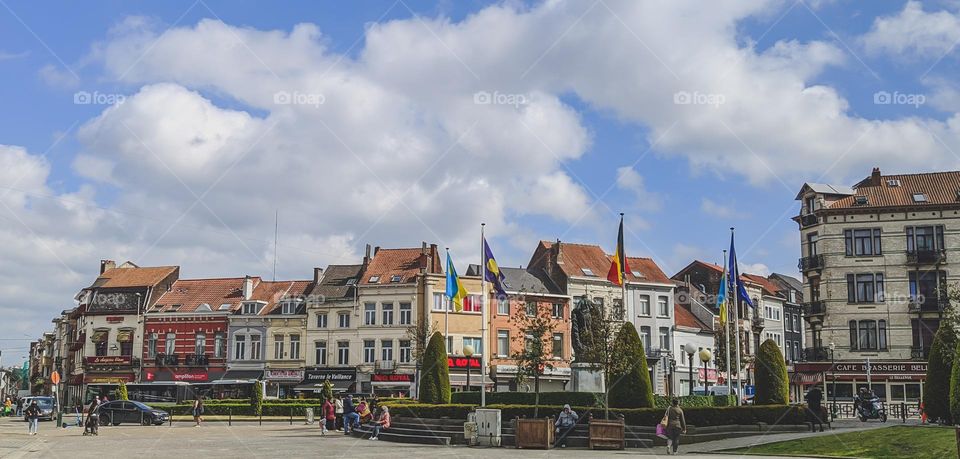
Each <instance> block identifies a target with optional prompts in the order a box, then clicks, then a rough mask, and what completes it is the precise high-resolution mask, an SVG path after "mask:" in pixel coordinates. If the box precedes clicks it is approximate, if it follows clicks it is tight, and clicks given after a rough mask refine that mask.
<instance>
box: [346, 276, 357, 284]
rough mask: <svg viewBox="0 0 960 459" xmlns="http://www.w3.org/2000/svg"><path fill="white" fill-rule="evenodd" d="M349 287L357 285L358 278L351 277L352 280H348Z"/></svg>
mask: <svg viewBox="0 0 960 459" xmlns="http://www.w3.org/2000/svg"><path fill="white" fill-rule="evenodd" d="M347 285H357V278H356V277H351V278H349V279H347Z"/></svg>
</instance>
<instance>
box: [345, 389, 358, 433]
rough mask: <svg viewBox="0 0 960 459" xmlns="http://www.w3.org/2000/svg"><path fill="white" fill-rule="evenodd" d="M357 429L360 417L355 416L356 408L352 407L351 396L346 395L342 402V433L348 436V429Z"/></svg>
mask: <svg viewBox="0 0 960 459" xmlns="http://www.w3.org/2000/svg"><path fill="white" fill-rule="evenodd" d="M358 427H360V415H359V414H357V408H356V407H355V406H353V396H351V395H348V396H347V398H346V400H344V401H343V433H344V435H350V429H351V428H358Z"/></svg>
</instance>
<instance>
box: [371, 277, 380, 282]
mask: <svg viewBox="0 0 960 459" xmlns="http://www.w3.org/2000/svg"><path fill="white" fill-rule="evenodd" d="M369 282H370V283H371V284H376V283H377V282H380V276H370V280H369Z"/></svg>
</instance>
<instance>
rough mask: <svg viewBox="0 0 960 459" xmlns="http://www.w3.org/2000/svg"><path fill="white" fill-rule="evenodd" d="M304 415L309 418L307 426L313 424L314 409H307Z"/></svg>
mask: <svg viewBox="0 0 960 459" xmlns="http://www.w3.org/2000/svg"><path fill="white" fill-rule="evenodd" d="M304 415H305V416H306V418H307V420H306V421H307V422H306V423H307V424H313V408H307V409H306V410H304Z"/></svg>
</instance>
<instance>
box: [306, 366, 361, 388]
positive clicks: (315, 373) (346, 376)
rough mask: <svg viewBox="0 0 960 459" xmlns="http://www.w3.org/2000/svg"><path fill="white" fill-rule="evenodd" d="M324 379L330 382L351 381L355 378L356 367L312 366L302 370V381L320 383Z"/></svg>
mask: <svg viewBox="0 0 960 459" xmlns="http://www.w3.org/2000/svg"><path fill="white" fill-rule="evenodd" d="M326 380H330V382H337V381H344V382H353V381H356V380H357V369H356V368H314V369H308V370H306V371H305V372H304V375H303V382H304V383H305V384H309V383H322V382H324V381H326Z"/></svg>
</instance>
